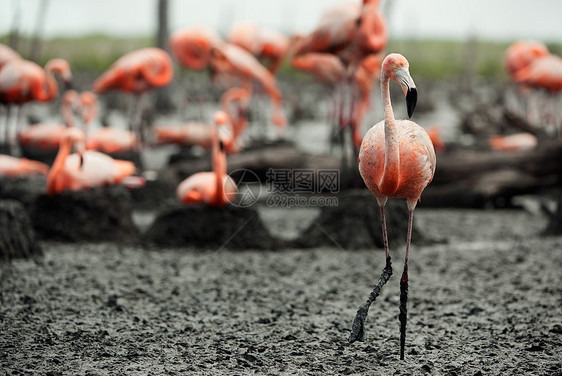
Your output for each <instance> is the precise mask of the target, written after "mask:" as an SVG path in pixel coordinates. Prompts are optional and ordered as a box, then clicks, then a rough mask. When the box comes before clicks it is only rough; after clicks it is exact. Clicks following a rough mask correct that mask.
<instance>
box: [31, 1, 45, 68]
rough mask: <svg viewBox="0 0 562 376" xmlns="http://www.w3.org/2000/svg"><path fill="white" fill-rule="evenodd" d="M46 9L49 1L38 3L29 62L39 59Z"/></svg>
mask: <svg viewBox="0 0 562 376" xmlns="http://www.w3.org/2000/svg"><path fill="white" fill-rule="evenodd" d="M48 7H49V0H41V2H40V3H39V12H38V13H37V22H36V23H35V31H34V33H33V40H32V42H31V50H30V51H29V60H32V61H39V58H40V57H41V46H42V42H43V41H42V36H43V29H44V26H45V18H46V16H47V8H48Z"/></svg>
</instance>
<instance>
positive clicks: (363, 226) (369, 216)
mask: <svg viewBox="0 0 562 376" xmlns="http://www.w3.org/2000/svg"><path fill="white" fill-rule="evenodd" d="M336 197H337V199H338V204H337V205H334V206H325V207H323V208H322V212H321V213H320V215H319V216H318V217H317V218H316V219H315V220H314V222H312V224H311V225H310V227H309V228H308V229H307V230H305V231H304V232H303V235H302V236H300V237H299V238H298V239H296V240H295V241H294V242H293V244H292V247H294V248H309V247H321V246H330V247H334V246H337V247H340V248H343V249H347V250H353V249H361V248H373V247H378V248H383V246H384V242H383V239H382V229H381V215H380V208H379V206H378V204H377V201H376V199H375V197H374V196H373V194H372V193H371V192H369V191H368V190H366V189H354V190H348V191H345V192H341V193H340V194H338V195H337V196H336ZM385 214H386V224H387V231H388V240H389V243H390V244H396V243H398V244H400V243H402V242H404V241H405V239H406V234H407V231H408V208H407V206H406V203H405V202H404V200H392V199H390V200H388V202H387V204H386V206H385ZM415 224H416V221H415V219H414V228H413V230H412V238H413V239H415V241H416V242H420V241H422V240H424V239H423V238H422V235H421V233H420V232H419V231H417V229H416V227H415Z"/></svg>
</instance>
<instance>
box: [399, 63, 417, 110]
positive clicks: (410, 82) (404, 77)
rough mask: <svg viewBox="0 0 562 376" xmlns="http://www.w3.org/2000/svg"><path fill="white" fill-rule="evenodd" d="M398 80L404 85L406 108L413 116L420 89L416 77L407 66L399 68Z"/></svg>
mask: <svg viewBox="0 0 562 376" xmlns="http://www.w3.org/2000/svg"><path fill="white" fill-rule="evenodd" d="M395 72H396V81H397V82H398V83H399V84H400V86H401V87H402V91H403V92H404V96H406V108H407V109H408V117H412V115H413V114H414V110H415V108H416V103H417V102H418V90H417V89H416V84H415V83H414V79H413V78H412V76H410V72H409V71H408V68H407V67H401V68H397V69H396V70H395Z"/></svg>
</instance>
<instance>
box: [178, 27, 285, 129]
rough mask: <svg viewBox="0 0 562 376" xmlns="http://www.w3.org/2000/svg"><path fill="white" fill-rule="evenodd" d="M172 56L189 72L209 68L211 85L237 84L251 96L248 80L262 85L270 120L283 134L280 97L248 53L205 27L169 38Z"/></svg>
mask: <svg viewBox="0 0 562 376" xmlns="http://www.w3.org/2000/svg"><path fill="white" fill-rule="evenodd" d="M170 48H171V49H172V52H173V54H174V56H175V57H176V58H177V59H178V60H179V61H180V62H181V63H182V64H183V65H185V66H186V67H188V68H191V69H205V68H208V69H210V71H211V73H212V76H213V80H214V82H215V84H217V85H219V86H221V85H223V86H229V87H230V86H233V85H241V86H242V87H244V88H245V89H246V90H247V92H248V93H252V88H251V85H252V81H257V82H258V83H259V84H261V85H262V87H263V88H264V90H265V92H266V94H267V95H268V96H269V97H270V99H271V102H272V106H273V110H272V121H273V123H274V124H275V125H277V126H278V129H279V130H280V132H279V133H283V132H284V129H285V125H286V119H285V116H284V115H283V110H282V105H283V97H282V94H281V91H280V90H279V89H278V87H277V84H276V83H275V77H274V76H273V74H271V72H269V71H268V70H267V69H266V68H265V67H264V66H263V65H261V64H260V63H259V62H258V61H257V59H256V58H255V57H254V56H253V55H252V54H251V53H249V52H248V51H246V50H244V49H243V48H241V47H238V46H236V45H234V44H231V43H226V42H224V41H223V40H222V39H221V38H220V37H219V36H218V35H217V34H216V33H215V32H214V31H212V30H210V29H208V28H205V27H195V28H188V29H182V30H178V31H176V32H174V33H173V34H172V35H171V36H170Z"/></svg>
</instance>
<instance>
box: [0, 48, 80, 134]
mask: <svg viewBox="0 0 562 376" xmlns="http://www.w3.org/2000/svg"><path fill="white" fill-rule="evenodd" d="M55 76H60V77H61V79H62V81H63V83H64V84H70V82H71V80H72V72H71V70H70V65H69V64H68V62H67V61H66V60H64V59H59V58H57V59H52V60H49V61H48V62H47V63H46V64H45V69H43V68H41V67H40V66H39V65H37V64H36V63H34V62H32V61H28V60H23V59H12V60H8V61H7V62H6V63H5V64H4V66H3V67H2V69H1V70H0V104H3V105H4V106H10V105H15V106H17V108H18V115H17V116H16V126H15V128H16V131H15V133H16V134H17V124H18V123H19V118H20V117H21V108H22V106H23V105H24V104H25V103H28V102H32V101H39V102H48V101H51V100H53V99H54V98H55V97H56V96H57V95H58V93H59V89H58V85H57V81H56V78H55ZM10 108H12V107H10ZM10 112H11V110H9V112H8V118H7V119H6V124H5V130H4V138H5V142H6V143H7V144H10V145H13V139H14V137H12V135H11V134H10V126H9V118H10V117H11V116H10ZM14 136H15V135H14Z"/></svg>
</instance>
